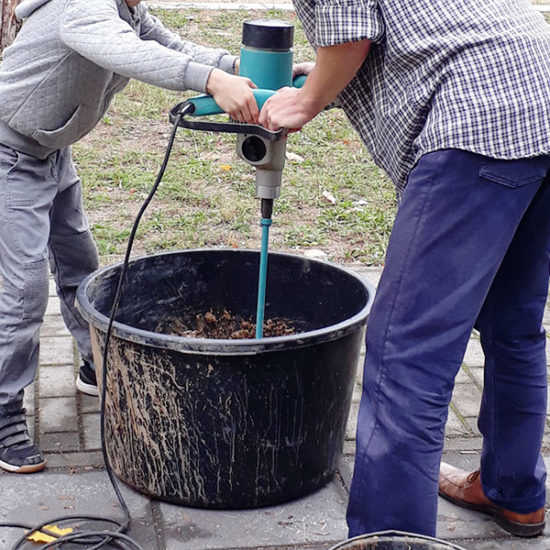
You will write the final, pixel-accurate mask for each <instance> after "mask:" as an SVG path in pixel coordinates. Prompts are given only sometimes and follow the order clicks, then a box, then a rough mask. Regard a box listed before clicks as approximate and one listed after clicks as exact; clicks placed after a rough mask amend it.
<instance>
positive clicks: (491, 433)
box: [260, 0, 550, 536]
mask: <svg viewBox="0 0 550 550" xmlns="http://www.w3.org/2000/svg"><path fill="white" fill-rule="evenodd" d="M294 2H295V7H296V11H297V13H298V16H299V18H300V20H301V21H302V23H303V25H304V28H305V31H306V34H307V36H308V39H309V41H310V42H311V44H312V45H313V46H314V48H315V49H316V62H315V64H314V65H313V67H309V69H308V70H309V71H310V72H309V76H308V78H307V81H306V83H305V85H304V86H303V88H301V89H291V88H285V89H283V90H281V91H280V92H279V93H277V94H276V95H275V96H273V97H272V98H271V99H270V100H268V101H267V102H266V104H265V106H264V108H263V109H262V111H261V113H260V123H261V124H263V125H264V126H266V127H267V128H270V129H277V128H279V127H286V128H291V129H298V128H300V127H302V126H303V125H304V124H306V123H307V122H308V121H310V120H311V119H312V118H314V117H315V116H316V115H317V114H318V113H319V112H320V111H321V110H322V109H323V107H324V106H325V105H327V104H329V103H330V102H332V101H333V100H334V99H335V98H337V97H338V99H339V101H340V103H341V105H342V106H343V108H344V110H345V112H346V114H347V116H348V118H349V120H350V122H351V124H352V125H353V126H354V127H355V128H356V129H357V131H358V133H359V134H360V136H361V138H362V139H363V141H364V143H365V144H366V146H367V148H368V150H369V152H370V154H371V155H372V157H373V159H374V160H375V162H376V163H377V164H378V165H380V166H381V167H382V168H384V170H385V171H386V172H387V173H388V175H389V176H390V178H391V179H392V181H393V182H394V183H395V185H396V187H397V189H398V194H399V196H400V205H399V210H398V213H397V216H396V219H395V223H394V228H393V231H392V235H391V238H390V242H389V246H388V251H387V256H386V261H385V268H384V271H383V274H382V278H381V280H380V284H379V287H378V290H377V294H376V297H375V301H374V304H373V307H372V311H371V315H370V318H369V323H368V329H367V355H366V360H365V367H364V383H363V397H362V400H361V407H360V411H359V418H358V427H357V452H356V460H355V471H354V476H353V481H352V486H351V490H350V500H349V505H348V514H347V519H348V525H349V534H350V536H356V535H359V534H362V533H369V532H374V531H380V530H386V529H398V530H402V531H408V532H416V533H422V534H426V535H430V536H434V535H435V532H436V520H437V495H438V491H439V494H441V496H443V497H444V498H446V499H448V500H450V501H452V502H454V503H456V504H458V505H461V506H464V507H466V508H470V509H473V510H478V511H480V512H484V513H488V514H491V515H492V516H493V517H494V519H495V520H496V521H497V523H498V524H499V525H501V526H502V527H503V528H504V529H505V530H506V531H508V532H510V533H512V534H514V535H517V536H536V535H539V534H540V533H541V532H542V531H543V529H544V524H545V509H544V506H545V479H546V472H545V466H544V462H543V459H542V456H541V446H542V437H543V432H544V427H545V418H546V393H547V367H546V356H545V333H544V330H543V328H542V318H543V313H544V309H545V304H546V300H547V297H548V279H549V257H550V215H549V214H548V213H549V212H550V175H549V170H550V27H549V26H548V25H547V24H546V22H545V20H544V18H543V17H542V15H540V14H539V13H538V12H537V11H536V10H535V9H534V8H532V7H531V6H530V4H529V2H528V0H483V1H482V2H480V1H479V0H446V1H444V2H443V1H440V0H432V1H426V0H402V1H399V2H398V1H395V0H318V1H315V0H294ZM474 328H475V329H477V330H478V331H479V334H480V339H481V345H482V347H483V351H484V355H485V371H484V375H485V379H484V389H483V397H482V402H481V409H480V413H479V421H478V424H479V430H480V432H481V434H482V435H483V446H482V451H481V457H480V469H479V470H477V471H475V472H472V473H468V472H465V471H462V470H459V469H458V468H454V467H453V466H450V465H448V464H444V463H443V464H440V461H441V454H442V450H443V445H444V435H445V422H446V419H447V414H448V407H449V403H450V400H451V395H452V391H453V385H454V379H455V376H456V374H457V372H458V371H459V369H460V366H461V363H462V360H463V357H464V353H465V350H466V346H467V343H468V339H469V336H470V334H471V332H472V329H474ZM438 473H439V479H438Z"/></svg>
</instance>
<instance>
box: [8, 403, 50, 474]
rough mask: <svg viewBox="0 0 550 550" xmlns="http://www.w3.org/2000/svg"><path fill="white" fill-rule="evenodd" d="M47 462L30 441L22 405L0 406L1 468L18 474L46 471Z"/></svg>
mask: <svg viewBox="0 0 550 550" xmlns="http://www.w3.org/2000/svg"><path fill="white" fill-rule="evenodd" d="M45 465H46V461H45V460H44V457H43V456H42V453H41V452H40V449H39V448H38V447H37V446H36V445H35V444H34V443H33V442H32V441H31V440H30V438H29V432H28V431H27V421H26V419H25V409H24V408H23V407H22V404H21V403H16V404H9V405H3V406H0V468H2V469H3V470H6V471H7V472H13V473H16V474H30V473H33V472H40V471H41V470H43V469H44V466H45Z"/></svg>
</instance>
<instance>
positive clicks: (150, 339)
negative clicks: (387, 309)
mask: <svg viewBox="0 0 550 550" xmlns="http://www.w3.org/2000/svg"><path fill="white" fill-rule="evenodd" d="M205 252H207V253H209V254H212V253H216V252H224V253H227V252H230V253H235V254H239V253H248V254H250V253H252V254H255V255H259V254H260V252H259V251H258V250H253V249H244V248H243V249H234V248H192V249H182V250H172V251H167V252H160V253H156V254H145V255H140V256H136V257H135V258H131V259H130V262H129V265H131V264H135V263H138V262H142V261H144V260H146V259H148V258H151V257H153V256H155V257H160V256H170V255H174V256H175V255H181V254H182V253H183V254H199V253H205ZM269 255H270V256H272V257H273V256H279V257H289V258H293V259H299V260H307V261H308V262H311V263H313V264H319V265H322V266H328V267H330V268H333V269H336V270H338V271H343V272H344V273H346V274H347V275H348V276H350V277H351V278H353V279H355V280H356V281H357V282H358V283H359V284H361V285H362V286H363V287H364V288H365V291H366V295H367V300H366V303H365V305H364V306H363V307H362V308H361V309H360V310H359V311H358V312H357V313H356V314H355V315H353V316H352V317H349V318H348V319H345V320H344V321H341V322H339V323H336V324H334V325H330V326H328V327H323V328H320V329H316V330H311V331H306V332H301V333H298V334H290V335H287V336H273V337H269V338H261V339H256V338H247V339H216V338H189V337H185V336H178V335H172V334H162V333H158V332H152V331H148V330H144V329H139V328H136V327H132V326H131V325H127V324H125V323H121V322H119V321H116V320H115V321H114V322H113V327H112V335H113V336H116V337H117V338H119V339H122V340H125V341H128V342H133V343H135V344H142V345H147V346H151V347H155V348H159V349H169V350H173V351H178V352H183V353H188V354H198V355H256V354H259V353H266V352H273V351H285V350H293V349H298V348H303V347H308V346H312V345H316V344H319V343H323V342H331V341H334V340H337V339H340V338H342V337H344V336H347V335H348V334H351V333H352V332H353V331H355V330H357V328H360V327H362V326H364V325H366V322H367V318H368V315H369V312H370V308H371V306H372V302H373V300H374V294H375V289H374V287H373V286H372V285H371V284H370V283H369V282H368V281H365V280H364V279H363V278H361V277H360V276H359V275H358V274H357V273H355V272H353V271H352V270H351V269H349V268H347V267H343V266H341V265H338V264H336V263H335V262H331V261H328V260H319V259H317V258H307V257H306V256H302V255H299V254H291V253H287V252H277V251H274V252H271V251H270V252H269ZM122 264H123V261H120V262H116V263H114V264H110V265H107V266H105V267H102V268H99V269H98V270H96V271H94V272H93V273H90V274H89V275H88V276H87V277H86V278H85V279H84V280H83V281H82V282H81V283H80V285H79V287H78V289H77V292H76V304H77V308H78V310H79V311H80V313H81V314H82V316H83V317H84V319H85V320H86V321H87V322H88V323H89V325H90V328H91V327H94V328H96V329H99V330H101V331H102V332H103V333H106V331H107V327H108V325H109V317H107V316H106V315H104V314H103V313H101V312H100V311H98V310H97V309H96V308H95V307H92V304H91V303H90V300H89V299H88V293H87V291H88V288H89V287H90V285H91V283H92V281H93V280H94V279H96V278H97V277H99V276H101V275H103V274H104V273H106V272H109V271H114V270H116V269H118V268H120V267H121V266H122ZM117 280H118V278H117Z"/></svg>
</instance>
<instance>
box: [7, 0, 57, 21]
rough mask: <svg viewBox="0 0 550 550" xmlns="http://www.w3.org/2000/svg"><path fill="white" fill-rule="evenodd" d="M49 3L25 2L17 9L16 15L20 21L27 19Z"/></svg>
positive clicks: (44, 0)
mask: <svg viewBox="0 0 550 550" xmlns="http://www.w3.org/2000/svg"><path fill="white" fill-rule="evenodd" d="M49 1H50V0H23V2H21V4H19V5H18V6H17V7H16V8H15V15H16V17H17V18H18V19H26V18H27V17H29V15H31V14H32V13H34V12H35V11H36V10H37V9H38V8H41V7H42V6H43V5H44V4H47V3H48V2H49Z"/></svg>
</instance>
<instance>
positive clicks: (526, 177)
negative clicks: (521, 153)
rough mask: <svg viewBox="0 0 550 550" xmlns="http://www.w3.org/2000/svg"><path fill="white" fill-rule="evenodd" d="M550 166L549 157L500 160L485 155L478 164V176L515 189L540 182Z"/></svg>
mask: <svg viewBox="0 0 550 550" xmlns="http://www.w3.org/2000/svg"><path fill="white" fill-rule="evenodd" d="M549 168H550V157H549V156H540V157H533V158H524V159H515V160H502V159H493V158H488V157H485V158H484V159H483V160H482V161H481V162H480V165H479V177H480V178H483V179H486V180H488V181H492V182H494V183H499V184H500V185H504V186H505V187H510V188H512V189H516V188H518V187H523V186H524V185H529V184H531V183H540V182H541V181H542V180H543V179H544V178H545V177H546V174H547V173H548V169H549Z"/></svg>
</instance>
